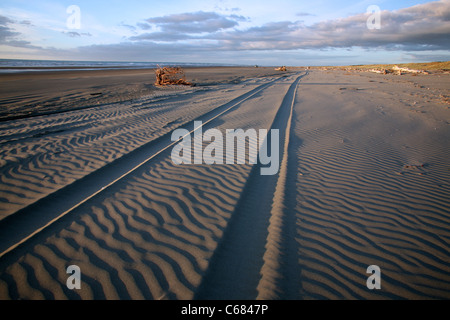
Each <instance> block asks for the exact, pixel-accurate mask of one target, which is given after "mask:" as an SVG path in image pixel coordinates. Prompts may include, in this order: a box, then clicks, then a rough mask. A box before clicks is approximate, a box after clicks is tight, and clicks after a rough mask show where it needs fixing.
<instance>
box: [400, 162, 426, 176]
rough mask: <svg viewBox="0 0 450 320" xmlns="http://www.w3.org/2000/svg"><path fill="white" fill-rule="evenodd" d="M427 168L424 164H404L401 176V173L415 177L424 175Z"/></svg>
mask: <svg viewBox="0 0 450 320" xmlns="http://www.w3.org/2000/svg"><path fill="white" fill-rule="evenodd" d="M427 167H428V164H426V163H419V164H406V165H404V166H403V168H402V171H401V174H403V173H406V172H408V173H413V174H417V175H420V176H421V175H424V174H425V173H426V172H425V170H424V169H425V168H427Z"/></svg>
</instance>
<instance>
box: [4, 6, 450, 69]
mask: <svg viewBox="0 0 450 320" xmlns="http://www.w3.org/2000/svg"><path fill="white" fill-rule="evenodd" d="M449 49H450V0H440V1H409V0H400V1H392V0H389V1H387V0H378V1H377V0H361V1H350V0H346V1H331V0H308V1H303V0H271V1H268V0H248V1H247V0H212V1H211V0H209V1H204V0H188V1H186V0H166V1H162V0H158V1H153V0H150V1H148V0H147V1H145V0H126V1H123V0H108V1H104V0H95V1H94V0H68V1H65V0H59V1H57V0H42V1H41V0H39V1H37V0H1V1H0V59H40V60H77V61H132V62H138V61H142V62H147V61H148V62H185V63H218V64H237V65H255V64H257V65H268V66H269V65H270V66H277V65H290V66H292V65H297V66H314V65H351V64H372V63H406V62H429V61H443V60H450V50H449Z"/></svg>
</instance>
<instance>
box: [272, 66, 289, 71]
mask: <svg viewBox="0 0 450 320" xmlns="http://www.w3.org/2000/svg"><path fill="white" fill-rule="evenodd" d="M275 70H276V71H287V68H286V66H282V67H279V68H275Z"/></svg>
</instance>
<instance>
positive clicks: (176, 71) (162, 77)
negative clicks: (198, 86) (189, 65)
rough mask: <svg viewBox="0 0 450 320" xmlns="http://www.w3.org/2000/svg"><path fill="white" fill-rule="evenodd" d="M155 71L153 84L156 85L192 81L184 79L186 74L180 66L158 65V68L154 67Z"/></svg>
mask: <svg viewBox="0 0 450 320" xmlns="http://www.w3.org/2000/svg"><path fill="white" fill-rule="evenodd" d="M155 73H156V82H155V85H157V86H166V85H186V86H191V85H192V83H190V82H188V81H186V76H185V74H184V71H183V69H182V68H181V67H159V68H158V69H156V71H155Z"/></svg>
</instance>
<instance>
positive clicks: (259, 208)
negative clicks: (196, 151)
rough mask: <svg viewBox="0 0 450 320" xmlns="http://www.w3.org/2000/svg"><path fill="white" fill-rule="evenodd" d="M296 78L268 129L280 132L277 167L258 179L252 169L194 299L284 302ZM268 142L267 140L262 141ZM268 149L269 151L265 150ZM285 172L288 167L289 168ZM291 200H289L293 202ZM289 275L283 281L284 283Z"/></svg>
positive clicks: (288, 272) (289, 243)
mask: <svg viewBox="0 0 450 320" xmlns="http://www.w3.org/2000/svg"><path fill="white" fill-rule="evenodd" d="M306 75H308V73H306V74H303V75H301V76H298V77H297V78H296V79H295V80H294V81H293V83H292V84H291V86H290V88H289V90H288V91H287V93H286V95H285V97H284V99H283V101H282V103H281V105H280V107H279V109H278V112H277V115H276V117H275V119H274V121H273V123H272V126H271V129H279V130H280V147H279V150H280V151H281V155H280V160H281V162H280V169H279V172H278V174H276V175H273V176H262V175H260V168H261V165H260V164H257V165H254V166H253V168H252V171H251V174H250V176H249V179H248V181H247V183H246V185H245V188H244V191H243V193H242V195H241V197H240V199H239V202H238V205H237V206H236V209H235V211H234V212H233V215H232V217H231V220H230V222H229V224H228V226H227V229H226V230H225V233H224V236H223V237H222V240H221V242H220V244H219V246H218V248H217V250H216V252H215V253H214V256H213V257H212V260H211V263H210V267H209V269H208V271H207V273H206V276H205V277H204V279H203V282H202V284H201V286H200V287H199V290H198V292H197V294H196V297H195V298H196V299H212V300H216V299H230V300H242V299H276V298H288V297H289V296H290V293H289V292H290V287H293V286H294V283H296V281H295V279H294V278H295V277H294V278H291V275H292V270H291V269H292V268H291V267H290V265H289V264H288V261H289V259H287V258H285V257H284V255H286V254H288V253H289V252H292V250H295V244H294V242H293V241H292V238H291V237H290V234H291V232H293V230H290V229H291V228H290V226H292V223H290V219H289V216H288V215H287V212H288V211H289V210H288V209H289V207H291V206H292V204H290V203H287V201H288V200H287V199H288V198H289V197H286V194H285V193H286V192H287V190H286V188H285V186H286V180H287V179H288V158H289V152H288V149H289V143H290V131H291V125H292V114H293V106H294V102H295V96H296V93H297V87H298V84H299V81H300V80H301V78H303V77H304V76H306ZM268 139H269V141H270V138H268ZM269 149H270V148H269ZM289 168H290V166H289ZM294 199H295V198H294ZM286 277H289V279H286Z"/></svg>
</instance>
